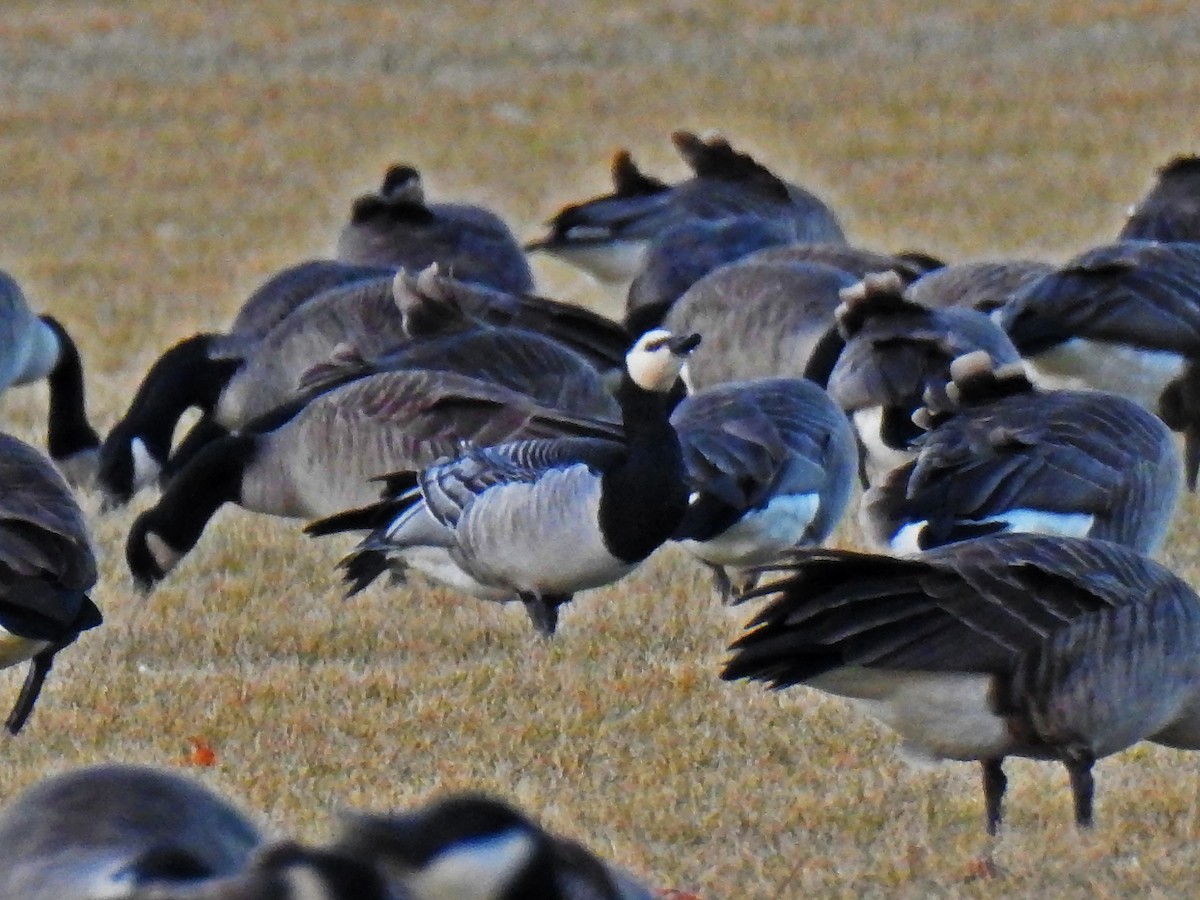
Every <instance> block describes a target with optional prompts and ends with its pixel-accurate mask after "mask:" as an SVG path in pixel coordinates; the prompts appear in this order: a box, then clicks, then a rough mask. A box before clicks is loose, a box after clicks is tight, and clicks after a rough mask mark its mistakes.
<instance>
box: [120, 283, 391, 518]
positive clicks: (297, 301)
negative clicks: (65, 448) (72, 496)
mask: <svg viewBox="0 0 1200 900" xmlns="http://www.w3.org/2000/svg"><path fill="white" fill-rule="evenodd" d="M392 274H393V273H392V272H391V270H389V269H385V268H379V267H377V266H354V265H348V264H346V263H339V262H330V261H326V260H310V261H308V262H303V263H300V264H299V265H295V266H291V267H289V268H287V269H284V270H283V271H281V272H279V273H277V274H275V275H273V276H272V277H270V278H269V279H267V281H265V282H264V283H263V284H261V285H260V286H259V287H258V288H257V289H255V291H254V292H253V293H252V294H251V295H250V297H249V299H247V300H246V302H245V303H244V304H243V305H242V308H241V310H240V311H239V312H238V314H237V316H236V317H235V318H234V321H233V324H232V325H231V326H230V328H229V330H228V331H227V332H225V333H223V334H218V333H203V334H196V335H193V336H192V337H190V338H185V339H184V340H182V341H180V342H179V343H178V344H176V345H175V346H173V347H171V348H170V349H169V350H167V351H166V352H165V353H164V354H163V355H162V356H160V357H159V358H158V360H156V361H155V363H154V364H153V365H152V366H151V367H150V370H149V371H148V372H147V373H146V375H145V377H144V378H143V379H142V383H141V384H140V385H139V386H138V389H137V391H136V392H135V393H134V396H133V400H132V401H131V402H130V404H129V408H128V409H127V410H126V412H125V415H124V416H122V417H121V419H120V420H119V421H118V422H117V423H116V424H115V425H114V426H113V427H112V429H111V430H110V431H109V433H108V435H107V436H106V437H105V439H104V443H103V445H102V446H101V448H100V463H99V472H98V475H97V481H98V482H99V484H100V487H101V489H102V490H103V491H104V493H105V496H106V498H107V500H108V502H110V503H124V502H126V501H127V500H128V499H129V498H130V497H132V496H133V494H134V493H135V492H136V491H138V490H140V489H141V488H143V487H145V486H147V485H149V484H152V483H153V482H154V481H155V480H157V478H158V476H159V473H160V472H161V471H162V470H163V467H164V466H165V465H166V462H167V458H168V455H169V454H170V452H171V442H172V436H173V435H174V433H175V426H176V424H177V423H178V421H179V418H180V417H181V416H182V415H183V413H184V412H185V411H186V410H187V409H189V408H191V407H196V408H197V409H199V410H200V411H201V416H202V417H201V420H200V423H199V424H198V425H197V426H196V428H195V429H194V432H195V433H194V434H193V435H191V436H190V437H191V440H192V442H194V443H197V444H201V443H203V442H204V441H206V440H209V439H211V438H212V437H216V436H217V435H219V434H221V433H222V432H223V431H224V429H222V428H220V427H219V426H217V424H216V423H215V422H214V421H213V411H214V409H215V407H216V404H217V400H218V399H219V398H220V396H221V392H222V391H223V390H224V388H225V386H226V384H227V382H228V381H229V379H230V377H231V376H232V375H233V373H234V372H235V371H237V370H238V368H239V367H241V366H242V365H244V363H245V360H246V359H247V358H248V357H249V356H250V355H252V354H253V353H254V350H255V348H257V346H258V344H259V343H260V342H261V341H262V339H263V338H264V337H265V336H266V334H267V333H268V332H269V331H271V329H273V328H274V327H275V326H276V325H278V324H279V323H280V322H281V321H283V320H284V319H285V318H287V317H288V316H289V315H290V314H291V313H292V312H293V311H294V310H296V309H297V308H298V307H300V306H302V305H303V304H304V303H306V302H307V301H309V300H311V299H312V298H313V297H315V296H317V295H319V294H322V293H324V292H325V291H328V290H331V289H333V288H338V287H343V286H345V285H349V284H354V283H355V282H361V281H365V280H369V279H378V278H390V277H392Z"/></svg>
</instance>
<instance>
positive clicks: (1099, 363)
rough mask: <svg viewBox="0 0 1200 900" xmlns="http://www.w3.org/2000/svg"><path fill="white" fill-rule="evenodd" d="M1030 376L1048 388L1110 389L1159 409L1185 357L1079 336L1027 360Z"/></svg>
mask: <svg viewBox="0 0 1200 900" xmlns="http://www.w3.org/2000/svg"><path fill="white" fill-rule="evenodd" d="M1025 370H1026V372H1027V373H1028V375H1029V378H1030V380H1031V381H1032V382H1033V383H1034V384H1036V385H1037V386H1038V387H1040V388H1045V389H1048V390H1076V391H1079V390H1096V391H1109V392H1111V393H1114V394H1119V395H1120V396H1122V397H1128V398H1129V399H1130V400H1134V401H1136V402H1138V403H1140V404H1142V405H1143V406H1145V407H1146V408H1147V409H1155V408H1156V406H1157V404H1158V396H1159V394H1161V393H1162V391H1163V388H1164V387H1166V386H1167V383H1168V382H1170V381H1171V380H1172V379H1173V378H1175V377H1177V376H1178V375H1179V373H1180V372H1181V371H1182V370H1183V357H1182V356H1180V355H1179V354H1177V353H1168V352H1166V351H1162V350H1139V349H1137V348H1135V347H1123V346H1121V345H1119V344H1105V343H1100V342H1098V341H1089V340H1085V339H1084V338H1075V339H1074V340H1070V341H1067V342H1066V343H1063V344H1059V345H1058V346H1057V347H1052V348H1051V349H1049V350H1047V351H1046V352H1045V353H1039V354H1038V355H1037V356H1034V357H1030V358H1029V359H1027V360H1026V361H1025Z"/></svg>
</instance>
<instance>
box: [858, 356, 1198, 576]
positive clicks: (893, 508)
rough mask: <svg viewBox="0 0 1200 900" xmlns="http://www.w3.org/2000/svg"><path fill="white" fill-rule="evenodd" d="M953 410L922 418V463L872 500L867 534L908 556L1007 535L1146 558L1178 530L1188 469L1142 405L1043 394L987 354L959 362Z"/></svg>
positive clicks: (1015, 367)
mask: <svg viewBox="0 0 1200 900" xmlns="http://www.w3.org/2000/svg"><path fill="white" fill-rule="evenodd" d="M950 374H951V377H952V381H951V383H950V384H949V385H948V386H947V388H946V394H945V398H944V402H938V401H937V400H935V399H934V398H930V399H931V406H930V407H927V408H924V409H922V410H920V411H918V413H917V416H916V419H917V421H918V423H919V424H920V425H921V426H922V427H924V428H925V429H927V433H926V434H925V435H924V436H923V437H922V438H921V439H920V440H919V441H918V444H917V455H916V458H915V459H913V460H911V461H910V462H908V463H905V464H904V465H901V466H897V467H896V468H895V469H893V470H892V471H891V472H889V473H888V474H887V475H886V476H885V477H884V478H883V479H882V480H881V481H880V482H879V483H878V484H877V485H875V486H873V487H872V488H871V489H870V490H869V491H867V493H866V494H865V495H864V497H863V502H862V508H861V514H862V520H863V527H864V530H865V531H866V532H867V533H868V536H869V537H871V538H872V539H873V540H874V541H875V542H876V543H877V544H878V545H880V546H890V547H891V548H892V549H893V550H897V551H900V552H912V551H917V550H927V549H929V548H930V547H936V546H940V545H942V544H947V543H950V542H953V541H960V540H966V539H968V538H972V537H978V536H980V535H983V534H994V533H1000V532H1014V531H1024V532H1037V533H1041V534H1060V535H1070V536H1075V537H1090V538H1097V539H1100V540H1107V541H1113V542H1115V543H1119V544H1124V545H1125V546H1127V547H1131V548H1132V549H1134V550H1137V551H1139V552H1142V553H1152V552H1153V551H1155V550H1157V549H1158V547H1159V546H1160V545H1161V543H1162V541H1163V539H1164V538H1165V537H1166V533H1167V529H1168V526H1169V525H1170V523H1171V514H1172V512H1173V511H1174V509H1175V505H1176V500H1177V498H1178V494H1179V490H1180V488H1181V486H1182V482H1183V475H1182V465H1181V462H1180V458H1179V451H1178V450H1177V449H1176V447H1175V440H1174V438H1173V437H1172V435H1171V432H1170V430H1169V429H1168V428H1167V427H1166V425H1164V424H1163V423H1162V421H1161V420H1159V419H1158V417H1156V416H1155V415H1153V414H1152V413H1151V412H1149V411H1148V410H1146V409H1144V408H1142V407H1141V406H1139V405H1138V404H1136V403H1134V402H1133V401H1132V400H1126V399H1125V398H1123V397H1117V396H1115V395H1113V394H1107V393H1104V392H1102V391H1049V392H1041V391H1037V390H1035V389H1034V387H1033V385H1031V384H1030V382H1029V380H1028V379H1027V378H1026V376H1025V372H1024V369H1023V368H1022V367H1021V365H1020V364H1019V363H1010V364H1008V365H1006V366H1001V367H999V368H997V367H996V366H995V364H994V362H993V361H992V360H991V358H990V357H989V356H988V355H987V354H986V353H985V352H984V351H982V350H980V351H976V352H974V353H970V354H968V355H966V356H963V357H960V358H958V359H956V360H955V361H954V363H953V364H952V365H951V368H950Z"/></svg>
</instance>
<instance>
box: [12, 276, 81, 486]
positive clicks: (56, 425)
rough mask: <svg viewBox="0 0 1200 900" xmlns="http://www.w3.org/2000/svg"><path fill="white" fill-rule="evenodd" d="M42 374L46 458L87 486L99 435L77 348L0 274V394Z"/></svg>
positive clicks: (53, 320) (58, 326) (13, 284)
mask: <svg viewBox="0 0 1200 900" xmlns="http://www.w3.org/2000/svg"><path fill="white" fill-rule="evenodd" d="M43 378H44V379H46V381H47V382H48V384H49V387H50V409H49V411H48V413H47V417H46V420H47V439H46V445H47V449H48V450H49V452H50V458H51V459H53V460H54V462H55V463H57V465H58V467H59V468H60V469H62V471H63V474H65V475H66V476H67V478H68V479H69V480H70V481H71V482H72V483H73V484H87V483H89V482H90V481H91V480H92V478H93V477H94V475H95V470H96V466H97V462H96V456H97V452H98V449H99V447H100V436H99V435H98V434H96V431H95V429H93V428H92V426H91V424H90V423H89V422H88V418H87V410H86V408H85V404H84V384H83V363H82V362H81V361H80V358H79V350H78V349H77V348H76V347H75V343H74V341H72V340H71V337H70V335H68V334H67V331H66V329H65V328H63V327H62V325H60V324H59V323H58V321H57V320H56V319H54V318H52V317H50V316H37V315H34V314H33V312H32V311H31V310H30V309H29V304H28V303H27V302H26V300H25V295H24V293H22V291H21V288H20V286H19V285H18V284H17V282H16V281H15V280H14V279H13V278H12V277H11V276H9V275H8V274H7V273H5V272H0V393H3V392H4V391H6V390H7V389H8V388H9V387H12V386H13V385H21V384H29V383H30V382H33V381H40V380H41V379H43Z"/></svg>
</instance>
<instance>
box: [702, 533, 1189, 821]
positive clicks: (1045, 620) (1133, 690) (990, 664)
mask: <svg viewBox="0 0 1200 900" xmlns="http://www.w3.org/2000/svg"><path fill="white" fill-rule="evenodd" d="M781 574H782V576H783V577H782V578H780V579H779V580H776V581H774V582H772V583H770V584H767V585H765V586H763V587H761V588H758V589H756V590H755V591H753V592H752V593H751V594H749V595H747V598H750V597H765V596H771V597H773V599H772V600H771V601H770V602H769V603H768V604H767V606H766V607H765V608H764V609H763V610H762V611H761V612H760V613H759V614H758V615H757V616H755V618H754V619H753V620H751V622H750V623H749V624H748V625H747V633H746V634H744V635H743V636H742V637H741V638H740V639H739V640H738V641H737V642H736V643H735V644H734V645H733V646H732V648H731V649H732V651H733V656H732V657H731V658H730V660H729V661H728V663H727V664H726V666H725V669H724V671H723V673H722V677H723V678H725V679H726V680H733V679H739V678H751V679H755V680H759V681H764V682H766V683H767V684H768V685H769V686H770V687H772V688H775V689H780V688H786V687H790V686H792V685H798V684H803V685H808V686H810V687H814V688H817V689H818V690H823V691H827V692H829V693H832V694H836V695H838V696H841V697H847V698H850V699H851V700H852V701H853V702H854V705H855V706H858V707H859V708H860V709H862V710H863V711H864V712H866V713H868V714H869V715H871V716H873V717H875V718H877V719H879V720H880V721H881V722H883V723H884V724H885V725H887V726H888V727H890V728H892V729H893V730H894V731H896V732H898V733H899V735H900V737H901V738H902V740H903V741H904V744H905V746H906V748H907V749H908V750H909V751H911V752H913V753H915V754H916V755H919V756H921V757H924V758H927V759H928V758H932V759H950V760H962V761H968V760H977V761H979V762H980V763H982V766H983V792H984V799H985V806H986V822H987V828H988V831H989V832H991V833H994V832H995V831H996V829H997V827H998V826H999V823H1000V817H1001V801H1002V798H1003V795H1004V789H1005V784H1006V779H1005V776H1004V772H1003V769H1002V764H1003V761H1004V759H1005V758H1006V757H1009V756H1021V757H1028V758H1032V759H1046V760H1057V761H1059V762H1061V763H1062V764H1063V765H1064V766H1065V767H1066V768H1067V771H1068V773H1069V775H1070V782H1071V790H1072V794H1073V796H1074V801H1075V802H1074V806H1075V821H1076V822H1077V823H1078V825H1080V826H1081V827H1086V826H1090V825H1091V824H1092V819H1093V779H1092V766H1093V764H1094V763H1095V761H1096V760H1098V759H1101V758H1103V757H1105V756H1108V755H1110V754H1113V753H1118V752H1120V751H1121V750H1124V749H1125V748H1127V747H1130V746H1132V745H1133V744H1135V743H1137V742H1138V741H1143V740H1146V741H1152V742H1154V743H1157V744H1163V745H1166V746H1169V747H1177V748H1181V749H1200V715H1198V711H1200V650H1198V649H1197V648H1200V598H1197V596H1196V593H1195V592H1194V591H1193V590H1192V589H1191V588H1190V587H1189V586H1188V585H1187V584H1185V583H1184V582H1183V581H1182V580H1180V579H1179V578H1177V577H1176V576H1175V575H1173V574H1172V573H1171V572H1169V571H1168V570H1167V569H1165V568H1164V567H1163V566H1161V565H1159V564H1158V563H1155V562H1153V561H1152V560H1150V559H1147V558H1146V557H1143V556H1141V555H1139V554H1138V553H1136V552H1135V551H1133V550H1130V549H1129V548H1127V547H1122V546H1120V545H1119V544H1112V543H1109V542H1106V541H1095V540H1088V539H1081V538H1064V537H1050V536H1045V535H1029V534H1013V535H997V536H993V537H982V538H976V539H975V540H970V541H963V542H961V543H957V544H949V545H947V546H945V547H939V548H937V549H935V550H931V551H929V552H928V553H925V554H921V555H919V556H912V557H905V558H896V557H890V556H873V555H870V554H864V553H854V552H848V551H811V552H808V553H804V554H802V555H798V556H797V558H796V560H795V561H794V562H793V563H791V564H789V565H786V566H783V567H781Z"/></svg>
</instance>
